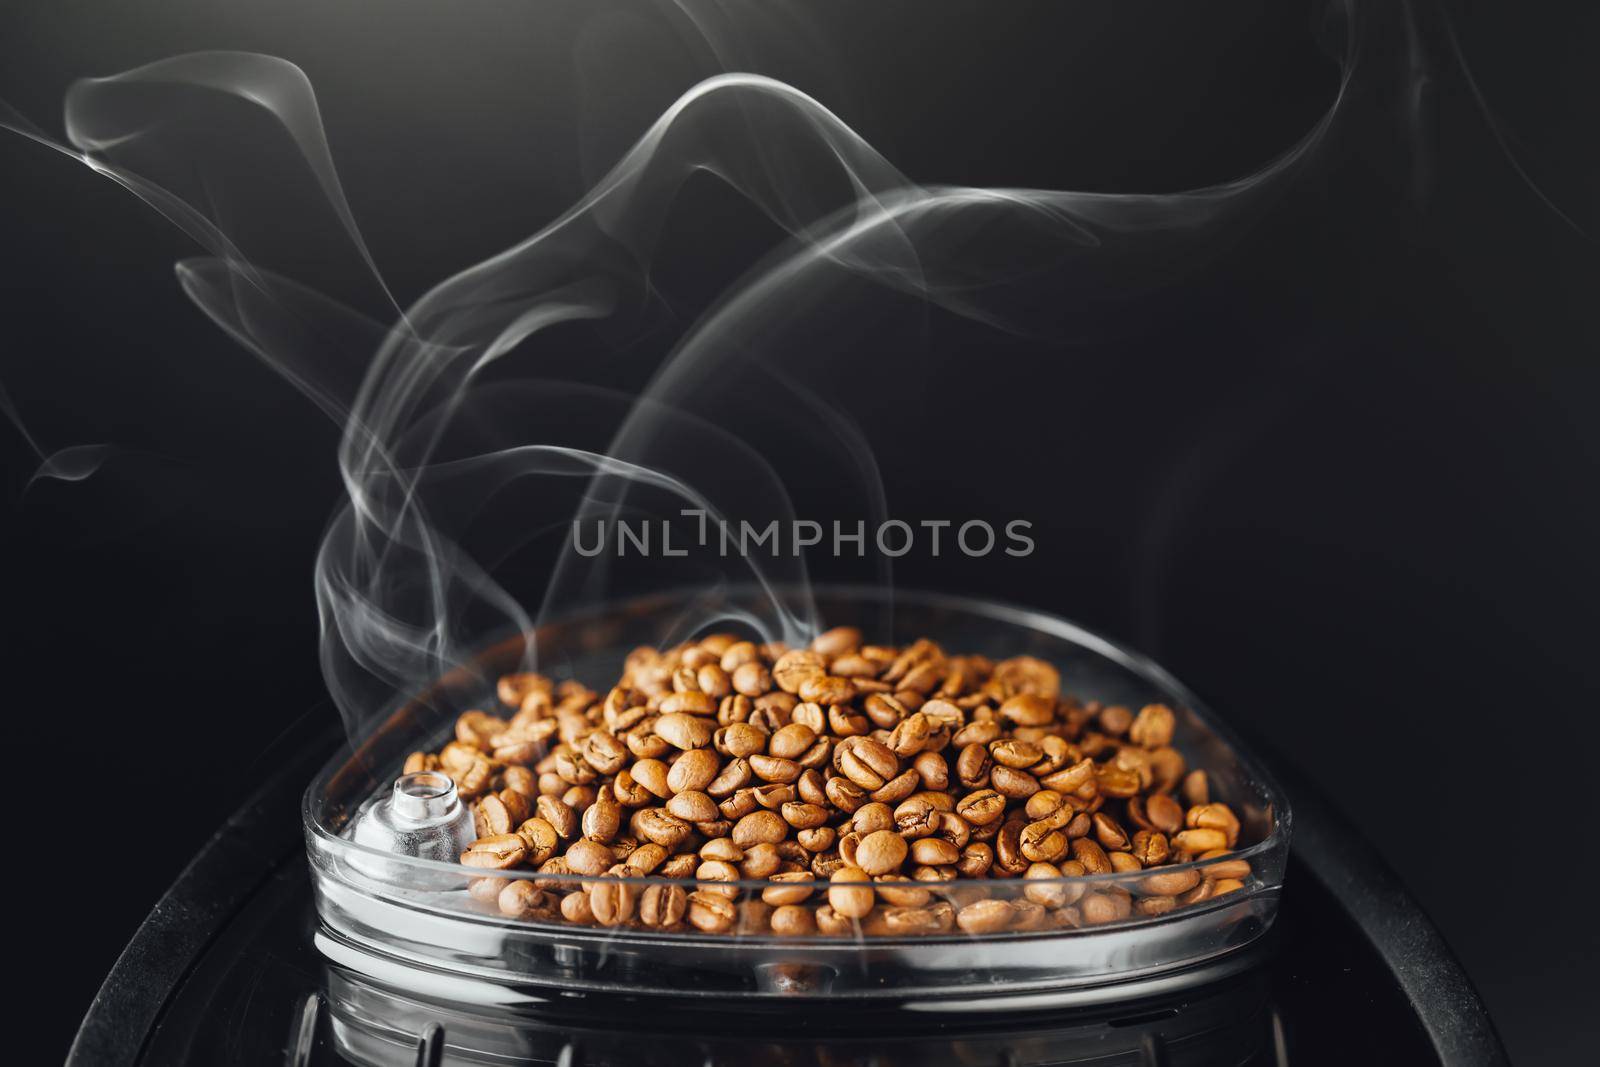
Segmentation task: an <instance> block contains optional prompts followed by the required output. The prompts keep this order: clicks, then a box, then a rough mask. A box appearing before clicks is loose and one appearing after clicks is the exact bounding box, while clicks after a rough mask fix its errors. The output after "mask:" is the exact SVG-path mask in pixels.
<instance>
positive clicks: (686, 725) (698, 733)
mask: <svg viewBox="0 0 1600 1067" xmlns="http://www.w3.org/2000/svg"><path fill="white" fill-rule="evenodd" d="M654 730H655V733H656V736H657V737H660V738H661V739H663V740H664V741H666V742H667V743H668V744H670V745H673V746H674V747H676V748H681V749H685V750H687V749H695V748H705V747H707V746H708V745H710V744H711V735H712V733H713V730H712V727H711V723H710V721H709V720H707V719H704V718H701V717H700V716H698V715H687V714H684V713H682V712H674V713H672V714H668V715H662V716H661V717H660V718H658V719H657V720H656V721H655V726H654ZM635 777H637V774H635Z"/></svg>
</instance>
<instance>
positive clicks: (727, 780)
mask: <svg viewBox="0 0 1600 1067" xmlns="http://www.w3.org/2000/svg"><path fill="white" fill-rule="evenodd" d="M754 780H755V775H754V774H753V773H751V771H750V761H749V760H747V759H742V758H736V759H732V760H729V761H728V765H727V766H726V767H723V768H722V770H721V771H720V772H718V774H717V776H716V777H715V778H713V779H711V784H709V785H707V786H706V789H705V791H706V792H707V793H709V794H711V795H712V796H713V797H717V798H719V799H726V798H727V797H730V796H732V795H733V794H734V793H736V792H738V791H739V790H741V789H743V788H745V787H746V786H748V785H749V784H750V783H751V782H753V781H754Z"/></svg>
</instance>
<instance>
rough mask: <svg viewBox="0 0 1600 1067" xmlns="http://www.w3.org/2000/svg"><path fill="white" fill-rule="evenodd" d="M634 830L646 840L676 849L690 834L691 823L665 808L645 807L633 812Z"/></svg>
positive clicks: (670, 849)
mask: <svg viewBox="0 0 1600 1067" xmlns="http://www.w3.org/2000/svg"><path fill="white" fill-rule="evenodd" d="M630 825H631V826H632V829H633V832H634V833H635V834H637V835H638V836H639V837H642V838H644V839H645V840H646V841H653V842H655V843H656V844H658V845H660V846H661V847H662V848H664V849H666V850H667V851H668V852H671V851H674V850H675V849H677V847H678V846H679V845H681V844H683V842H684V841H685V840H687V839H688V837H689V834H690V832H691V831H690V829H689V824H688V823H687V822H685V821H684V820H683V819H680V818H678V817H677V816H676V815H673V814H671V813H670V812H668V811H667V810H666V809H665V808H644V809H642V810H640V811H636V812H634V813H633V821H632V823H631V824H630Z"/></svg>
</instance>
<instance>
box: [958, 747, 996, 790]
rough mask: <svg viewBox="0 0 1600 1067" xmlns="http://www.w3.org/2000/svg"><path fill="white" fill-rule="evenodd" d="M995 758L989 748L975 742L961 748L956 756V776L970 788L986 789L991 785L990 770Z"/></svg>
mask: <svg viewBox="0 0 1600 1067" xmlns="http://www.w3.org/2000/svg"><path fill="white" fill-rule="evenodd" d="M993 766H994V760H993V758H992V757H991V756H990V755H989V750H988V749H987V748H986V747H984V746H983V745H980V744H978V743H977V742H973V743H972V744H970V745H967V746H966V747H964V748H963V749H961V752H960V754H959V755H958V756H957V757H956V778H957V779H958V780H960V782H961V784H962V785H964V786H966V787H967V788H968V789H985V788H987V787H988V785H989V771H990V769H991V768H992V767H993Z"/></svg>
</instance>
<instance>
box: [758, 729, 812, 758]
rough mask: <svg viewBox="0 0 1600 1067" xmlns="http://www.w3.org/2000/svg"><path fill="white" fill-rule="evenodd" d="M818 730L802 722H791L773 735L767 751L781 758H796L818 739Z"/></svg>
mask: <svg viewBox="0 0 1600 1067" xmlns="http://www.w3.org/2000/svg"><path fill="white" fill-rule="evenodd" d="M816 739H817V732H816V731H815V730H813V729H812V728H811V727H809V726H806V725H803V724H802V723H797V722H791V723H790V724H789V725H788V726H785V727H782V728H781V729H779V730H778V731H777V732H776V733H774V734H773V735H772V738H771V739H770V740H769V741H768V742H767V753H768V754H769V755H772V756H776V757H778V758H779V759H789V760H792V759H795V758H797V757H799V756H800V755H802V754H803V753H804V752H805V751H806V749H808V748H810V747H811V745H812V742H814V741H816Z"/></svg>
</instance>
